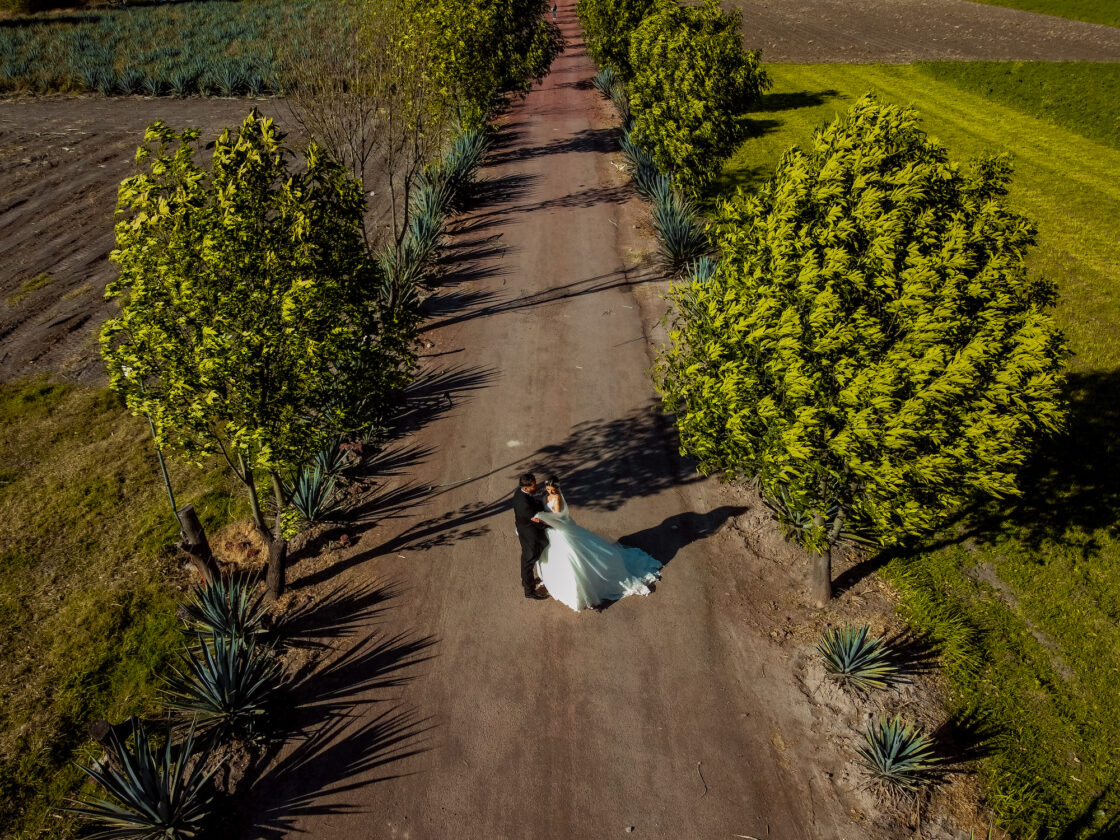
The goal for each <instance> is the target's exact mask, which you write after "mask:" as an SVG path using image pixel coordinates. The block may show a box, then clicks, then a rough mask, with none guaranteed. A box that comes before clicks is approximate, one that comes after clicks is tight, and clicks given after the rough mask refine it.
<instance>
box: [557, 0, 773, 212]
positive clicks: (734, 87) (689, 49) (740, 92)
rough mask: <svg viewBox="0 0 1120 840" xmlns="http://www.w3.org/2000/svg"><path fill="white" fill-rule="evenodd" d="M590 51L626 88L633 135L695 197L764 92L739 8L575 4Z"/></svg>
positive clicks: (744, 129) (710, 3)
mask: <svg viewBox="0 0 1120 840" xmlns="http://www.w3.org/2000/svg"><path fill="white" fill-rule="evenodd" d="M577 9H578V11H579V15H580V20H581V22H582V23H583V26H584V29H585V31H586V33H587V45H588V50H589V51H590V53H591V55H592V57H593V58H594V59H595V61H596V62H597V63H598V64H599V65H600V66H601V67H604V68H610V69H611V70H612V71H613V72H614V74H615V75H617V78H618V80H619V84H620V85H622V86H623V89H624V90H625V96H626V98H627V100H628V110H629V113H630V114H631V115H632V125H631V126H630V127H629V128H630V137H631V139H632V140H633V141H634V142H636V143H637V144H638V145H640V146H641V147H642V148H643V149H645V150H646V151H647V152H648V153H649V154H650V155H651V156H652V158H653V159H654V161H655V162H656V163H657V166H658V167H659V168H660V169H661V170H662V171H663V172H666V173H668V174H669V175H670V177H671V178H672V180H673V183H674V184H675V185H676V186H677V187H678V188H680V189H682V190H683V191H684V192H686V193H688V194H691V195H693V196H695V195H697V194H698V193H699V192H700V191H701V190H702V189H703V187H704V186H705V185H706V184H707V183H708V182H709V181H710V180H711V178H712V177H713V176H714V175H715V174H716V173H717V172H718V171H719V167H720V165H721V164H722V163H723V161H724V160H726V158H727V157H728V156H729V155H730V154H731V153H732V152H733V151H734V150H735V149H736V148H738V146H739V145H740V144H741V143H742V141H743V140H744V139H745V137H746V136H747V134H748V133H749V130H750V129H749V122H748V120H747V112H748V111H749V110H750V109H751V108H752V107H753V106H754V104H755V103H756V102H757V101H758V98H759V97H760V96H761V94H762V93H763V92H764V91H765V90H766V89H768V88H769V86H770V79H769V77H768V76H767V75H766V73H765V71H764V70H763V69H762V65H761V63H760V60H759V54H758V53H757V52H754V51H748V50H744V49H743V45H742V36H741V35H740V27H741V19H740V15H739V13H738V11H736V12H733V13H729V12H725V11H723V10H722V9H721V8H720V4H719V2H718V0H703V1H702V2H701V3H699V4H697V5H681V4H680V3H679V2H677V0H579V3H578V6H577Z"/></svg>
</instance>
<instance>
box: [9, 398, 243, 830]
mask: <svg viewBox="0 0 1120 840" xmlns="http://www.w3.org/2000/svg"><path fill="white" fill-rule="evenodd" d="M172 478H173V482H174V485H175V487H176V490H177V492H178V493H179V495H180V503H184V502H188V501H189V502H192V503H194V504H195V506H196V508H197V509H199V511H200V513H201V516H202V519H203V522H204V523H205V524H206V525H207V526H208V527H210V528H213V527H216V526H217V525H218V524H219V523H222V522H225V521H228V519H230V518H232V517H233V516H236V515H240V514H241V513H242V511H241V508H240V506H235V505H234V502H233V501H232V496H231V492H232V488H231V487H230V486H229V484H228V483H227V480H226V479H225V478H224V477H223V476H222V475H221V474H220V472H219V471H217V470H213V471H210V472H203V471H199V470H196V469H193V468H187V467H177V466H173V468H172ZM0 510H3V511H4V527H3V528H2V529H0V627H3V628H4V632H3V634H0V836H3V837H5V838H6V837H9V836H10V837H15V838H21V840H22V839H23V838H33V837H34V838H38V837H43V836H50V837H53V838H68V837H72V836H75V828H76V827H75V825H74V824H73V822H72V821H71V820H68V819H62V820H60V819H58V818H56V817H55V816H53V815H51V813H50V809H51V808H52V806H56V805H58V804H60V803H61V802H63V800H64V799H65V798H66V796H68V795H71V794H72V793H73V792H74V791H75V790H77V789H78V787H79V785H80V784H81V781H82V777H81V775H80V772H79V771H78V770H77V768H76V767H74V766H73V764H72V761H73V760H74V759H75V758H77V757H79V756H82V755H85V754H87V753H88V752H89V749H90V748H89V745H88V743H87V736H86V732H85V728H86V725H87V724H88V723H89V722H90V721H91V720H94V719H97V718H106V719H109V720H111V721H113V722H117V721H119V720H122V719H124V718H126V717H128V716H129V715H131V714H144V713H146V712H150V711H152V710H154V709H155V708H157V702H156V701H157V695H156V687H157V685H158V684H159V680H160V676H159V675H160V673H161V672H162V671H163V668H164V663H165V662H166V661H167V660H168V658H169V656H170V655H171V654H172V653H173V652H174V651H175V650H178V649H179V648H180V647H181V645H182V636H181V634H180V633H179V631H178V629H177V621H176V619H175V610H176V607H177V596H178V591H179V589H180V588H181V587H182V585H184V583H185V581H187V580H188V579H189V578H187V577H185V576H184V573H183V571H182V563H181V561H180V560H179V559H177V558H176V557H175V555H174V553H173V552H172V550H171V549H170V546H171V545H172V544H173V543H174V542H175V540H176V539H177V536H178V534H177V527H176V525H175V523H174V521H173V519H172V517H171V513H170V507H169V504H168V500H167V497H166V494H165V492H164V489H163V485H162V481H161V479H160V477H159V472H158V467H157V464H156V461H155V457H154V450H153V448H152V443H151V438H150V433H149V432H148V428H147V424H146V422H145V421H143V420H141V419H137V418H134V417H130V416H129V415H128V414H127V413H126V412H125V411H124V409H123V408H122V407H121V406H120V404H119V402H118V400H117V399H116V398H115V397H114V396H113V395H112V394H111V393H109V392H108V391H105V390H103V389H92V388H75V387H71V386H66V385H58V384H53V383H49V382H45V381H42V380H35V381H30V382H23V383H19V384H15V385H6V386H0Z"/></svg>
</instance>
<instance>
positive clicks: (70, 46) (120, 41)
mask: <svg viewBox="0 0 1120 840" xmlns="http://www.w3.org/2000/svg"><path fill="white" fill-rule="evenodd" d="M322 8H323V7H322V5H320V4H316V3H315V2H314V0H262V2H258V3H238V2H226V0H212V2H206V3H183V4H170V5H153V6H133V7H126V8H122V9H115V10H110V11H98V12H83V13H78V14H70V15H66V16H65V17H35V18H24V19H20V20H17V21H12V22H11V23H9V25H7V26H4V27H0V92H19V91H26V92H32V93H49V92H81V91H88V92H96V93H101V94H104V95H106V96H109V95H116V94H146V95H149V96H168V95H172V96H187V95H191V94H217V95H222V96H237V95H250V96H256V95H266V94H274V93H278V92H280V89H281V73H280V65H281V59H282V58H283V56H282V55H280V54H279V53H278V51H277V44H283V45H284V48H285V49H289V50H292V51H298V50H299V48H300V45H301V40H302V39H301V32H302V31H304V30H305V29H306V22H307V20H308V18H309V16H311V15H313V14H321V13H322V12H321V11H319V10H322Z"/></svg>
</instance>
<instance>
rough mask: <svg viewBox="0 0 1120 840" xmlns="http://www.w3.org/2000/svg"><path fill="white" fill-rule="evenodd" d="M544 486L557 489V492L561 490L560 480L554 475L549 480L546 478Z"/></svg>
mask: <svg viewBox="0 0 1120 840" xmlns="http://www.w3.org/2000/svg"><path fill="white" fill-rule="evenodd" d="M544 484H545V487H555V488H556V489H557V490H559V489H560V479H558V478H557V477H556V476H554V475H550V476H549V477H548V478H546V479H545V480H544Z"/></svg>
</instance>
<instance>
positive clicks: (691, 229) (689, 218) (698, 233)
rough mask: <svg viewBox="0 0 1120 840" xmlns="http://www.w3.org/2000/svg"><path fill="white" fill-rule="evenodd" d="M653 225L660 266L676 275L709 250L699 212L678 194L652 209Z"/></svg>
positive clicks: (672, 195)
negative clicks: (655, 232)
mask: <svg viewBox="0 0 1120 840" xmlns="http://www.w3.org/2000/svg"><path fill="white" fill-rule="evenodd" d="M653 225H654V228H655V229H656V231H657V243H658V250H659V252H660V257H661V262H662V264H663V265H664V266H665V267H666V268H667V269H669V270H670V271H671V272H673V273H679V272H681V271H682V270H684V269H685V268H686V267H687V266H688V264H689V263H691V262H693V261H694V260H696V259H698V258H699V257H701V256H703V255H704V253H705V252H706V251H708V250H709V246H708V237H707V235H706V234H705V233H704V229H703V228H702V227H701V226H700V220H699V216H698V215H697V213H696V210H695V209H694V208H693V206H692V204H691V203H690V202H688V201H686V200H684V199H682V198H680V197H678V196H676V195H675V194H670V198H669V199H668V200H667V201H664V202H661V203H658V204H655V205H654V206H653Z"/></svg>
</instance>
